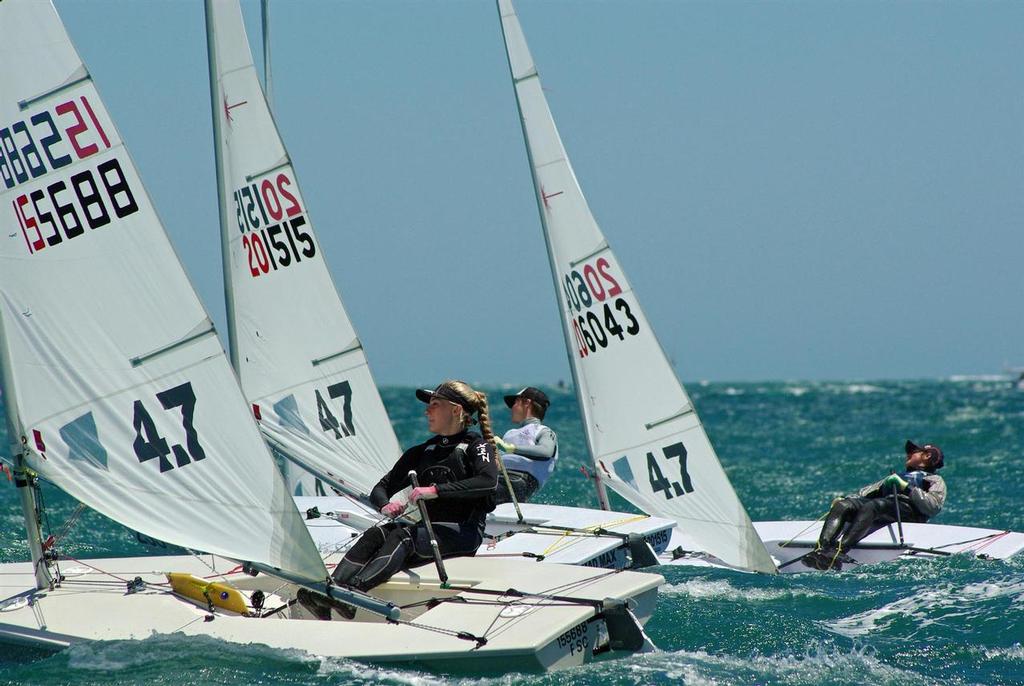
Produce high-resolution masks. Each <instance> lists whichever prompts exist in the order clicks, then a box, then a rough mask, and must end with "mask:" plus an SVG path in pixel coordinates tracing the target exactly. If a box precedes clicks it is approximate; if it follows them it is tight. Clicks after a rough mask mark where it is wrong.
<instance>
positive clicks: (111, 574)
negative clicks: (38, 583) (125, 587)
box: [64, 555, 152, 585]
mask: <svg viewBox="0 0 1024 686" xmlns="http://www.w3.org/2000/svg"><path fill="white" fill-rule="evenodd" d="M64 558H65V559H67V560H71V561H72V562H77V563H78V564H80V565H84V566H86V567H88V568H89V569H92V570H94V571H97V572H99V573H100V574H103V575H106V576H110V577H113V578H115V579H117V580H118V581H123V582H124V583H128V579H122V578H121V577H119V576H118V575H117V574H114V573H113V572H108V571H106V570H104V569H100V568H99V567H96V566H93V565H91V564H89V563H88V562H83V561H82V560H79V559H78V558H76V557H71V556H70V555H65V556H64ZM147 585H152V584H147Z"/></svg>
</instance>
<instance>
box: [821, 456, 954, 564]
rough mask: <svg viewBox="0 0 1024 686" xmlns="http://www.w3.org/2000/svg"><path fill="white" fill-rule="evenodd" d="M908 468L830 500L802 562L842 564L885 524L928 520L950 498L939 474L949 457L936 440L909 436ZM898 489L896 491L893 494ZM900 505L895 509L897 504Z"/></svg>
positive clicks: (849, 560) (851, 560)
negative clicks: (919, 440) (922, 442)
mask: <svg viewBox="0 0 1024 686" xmlns="http://www.w3.org/2000/svg"><path fill="white" fill-rule="evenodd" d="M904 450H905V451H906V453H907V461H906V469H905V471H904V472H903V473H902V474H890V475H889V476H887V477H885V478H884V479H881V480H880V481H876V482H875V483H873V484H869V485H867V486H865V487H864V488H862V489H860V491H858V492H857V494H856V495H848V496H845V497H843V498H837V499H836V500H834V501H832V507H831V509H830V510H829V512H828V515H827V516H826V517H825V524H824V525H822V527H821V535H820V536H819V537H818V547H817V548H816V549H815V550H814V551H813V552H810V553H808V554H807V555H805V556H804V557H803V560H802V562H803V564H804V565H806V566H808V567H813V568H815V569H820V570H828V569H834V570H837V571H838V570H840V569H842V566H843V563H844V562H853V561H854V560H853V559H852V558H851V557H849V555H847V552H848V551H850V550H851V549H852V548H853V547H854V546H855V545H857V543H859V542H860V541H861V539H863V538H864V537H865V536H867V535H868V534H870V533H871V532H873V531H875V530H877V529H880V528H881V527H883V526H885V525H887V524H892V523H893V522H895V521H897V520H899V521H901V522H926V521H928V520H929V519H931V518H932V517H934V516H935V515H937V514H938V513H939V510H941V509H942V506H943V505H944V504H945V502H946V482H945V480H944V479H943V478H942V477H941V476H939V475H938V474H936V473H935V472H937V471H938V470H940V469H942V466H943V464H944V462H945V459H944V457H943V455H942V450H941V449H940V448H939V447H938V446H936V445H930V444H928V445H925V446H923V447H921V446H918V445H916V444H914V443H913V442H912V441H907V442H906V445H904ZM894 493H895V497H894V495H893V494H894ZM897 507H898V508H899V511H898V512H897V509H896V508H897Z"/></svg>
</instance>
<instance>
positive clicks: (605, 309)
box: [562, 257, 640, 357]
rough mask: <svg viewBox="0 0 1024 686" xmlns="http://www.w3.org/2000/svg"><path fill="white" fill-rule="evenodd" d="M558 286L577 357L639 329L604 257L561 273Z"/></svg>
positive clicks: (584, 355) (606, 345)
mask: <svg viewBox="0 0 1024 686" xmlns="http://www.w3.org/2000/svg"><path fill="white" fill-rule="evenodd" d="M562 287H563V289H564V291H565V301H566V316H568V317H569V321H570V322H571V324H572V330H573V333H574V334H575V338H576V353H577V354H578V355H579V356H580V357H586V356H587V355H590V354H591V353H596V352H597V351H598V350H601V349H603V348H607V347H608V346H609V345H610V344H612V343H614V342H616V340H618V341H624V340H626V336H627V335H629V336H635V335H637V334H638V333H640V322H639V321H637V318H636V317H635V316H633V312H632V310H630V307H629V302H628V301H627V300H626V299H625V298H624V297H622V287H621V286H620V285H619V281H618V279H616V278H615V276H614V275H613V274H612V269H611V265H609V263H608V260H606V259H605V258H603V257H599V258H597V260H595V261H594V262H593V263H589V262H588V263H587V264H584V265H583V267H582V269H573V270H572V271H570V272H568V273H566V274H564V275H563V279H562Z"/></svg>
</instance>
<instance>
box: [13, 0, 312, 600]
mask: <svg viewBox="0 0 1024 686" xmlns="http://www.w3.org/2000/svg"><path fill="white" fill-rule="evenodd" d="M0 26H3V27H4V28H5V31H4V37H3V40H2V41H0V64H2V65H3V67H2V68H0V150H2V152H0V218H2V219H0V223H2V226H3V232H2V234H0V321H2V324H3V326H2V334H3V335H2V336H0V357H2V358H3V363H4V366H3V368H4V376H5V379H4V388H5V391H6V392H7V394H8V397H6V398H5V400H6V406H7V410H8V412H9V413H10V414H11V417H10V418H9V422H8V424H9V426H10V427H11V429H12V430H13V432H14V434H15V436H17V437H20V439H21V443H22V445H21V446H20V452H21V453H22V454H23V455H24V460H25V462H26V463H27V465H28V467H30V468H31V469H32V470H34V471H35V472H37V473H38V474H39V475H41V476H42V477H43V478H45V479H47V480H48V481H50V482H52V483H54V484H56V485H57V486H58V487H60V488H61V489H62V490H64V491H66V492H67V493H69V494H70V495H72V496H73V497H75V498H77V499H78V500H80V501H81V502H82V503H85V504H86V505H88V506H89V507H91V508H93V509H95V510H97V511H99V512H101V513H103V514H105V515H107V516H108V517H110V518H112V519H114V520H116V521H118V522H120V523H122V524H124V525H126V526H129V527H131V528H134V529H136V530H138V531H140V532H142V533H144V534H146V535H148V536H152V537H154V538H157V539H160V540H163V541H167V542H170V543H174V544H176V545H180V546H183V547H186V548H191V549H195V550H203V551H207V552H210V553H215V554H219V555H223V556H225V557H228V558H231V559H233V560H239V561H248V562H253V563H258V564H261V565H264V566H269V567H275V568H279V569H281V570H284V571H286V572H288V573H289V575H290V576H291V577H292V578H296V579H305V580H309V581H322V580H323V579H324V578H325V575H326V569H325V568H324V565H323V562H322V561H321V559H320V555H319V554H318V552H317V549H316V547H315V546H314V545H313V542H312V540H311V539H310V537H309V534H308V532H307V531H306V527H305V526H304V525H303V523H302V520H301V519H300V517H299V514H298V512H297V511H296V510H295V506H294V504H293V503H292V500H291V498H290V497H289V494H288V492H287V488H286V487H285V484H284V482H283V480H282V479H281V476H280V474H279V473H278V471H277V469H276V468H275V466H274V463H273V460H272V459H271V457H270V455H269V453H268V451H267V448H266V446H265V444H264V442H263V439H262V437H261V436H260V432H259V430H258V429H257V427H256V425H255V423H254V422H253V421H252V418H251V417H249V416H248V414H247V412H246V407H247V406H246V403H245V401H244V399H243V398H242V394H241V392H240V390H239V388H238V383H237V381H236V380H235V375H234V373H233V371H232V370H231V367H230V365H229V364H228V360H227V358H226V356H225V355H224V350H223V348H222V346H221V343H220V341H219V340H218V338H217V335H216V332H215V331H214V328H213V325H212V323H211V321H210V319H209V317H208V315H207V313H206V311H205V310H204V308H203V306H202V304H201V303H200V302H199V299H198V298H197V296H196V294H195V292H194V291H193V289H192V286H191V284H190V283H189V281H188V279H187V277H186V276H185V273H184V271H183V270H182V267H181V265H180V263H179V261H178V258H177V256H176V255H175V253H174V250H173V249H172V247H171V245H170V243H169V242H168V240H167V236H166V235H165V233H164V229H163V226H162V225H161V223H160V220H159V219H158V218H157V215H156V212H155V211H154V209H153V206H152V204H151V202H150V199H149V196H148V195H147V193H146V189H145V188H144V187H143V185H142V182H141V180H140V179H139V175H138V173H137V171H136V168H135V164H134V163H133V162H132V159H131V157H130V156H129V154H128V150H127V148H126V147H125V145H124V142H123V141H122V140H121V137H120V135H119V133H118V130H117V128H116V127H115V126H114V123H113V121H112V120H111V118H110V115H109V114H108V112H107V109H106V107H104V104H103V102H102V100H101V99H100V97H99V94H98V93H97V90H96V87H95V86H94V85H93V82H92V78H91V77H90V75H89V72H88V71H87V70H86V68H85V65H84V64H83V63H82V60H81V59H80V58H79V56H78V53H77V52H76V51H75V48H74V46H73V45H72V44H71V41H70V39H69V38H68V35H67V33H66V32H65V30H64V27H63V25H62V23H61V21H60V19H59V17H58V16H57V13H56V11H55V10H54V8H53V6H52V5H51V4H50V3H48V2H41V1H32V2H28V1H19V0H4V1H3V2H0ZM7 29H9V30H7Z"/></svg>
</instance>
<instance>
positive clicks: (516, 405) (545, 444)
mask: <svg viewBox="0 0 1024 686" xmlns="http://www.w3.org/2000/svg"><path fill="white" fill-rule="evenodd" d="M505 404H506V405H508V406H509V408H510V409H511V410H512V421H513V422H516V423H517V424H518V425H519V426H517V427H516V428H514V429H509V430H508V431H506V432H505V435H504V436H502V438H501V439H496V441H495V443H496V445H497V446H498V449H499V450H500V451H501V452H502V456H501V459H502V462H503V463H504V465H505V469H506V470H507V471H508V477H509V481H510V482H511V484H512V490H513V491H514V492H515V494H516V500H517V501H519V502H525V501H527V500H529V499H530V497H531V496H532V495H533V494H534V493H536V492H537V491H538V490H540V488H541V487H542V486H543V485H544V483H545V482H546V481H547V480H548V477H550V476H551V473H552V472H554V470H555V462H556V461H557V460H558V437H557V436H556V435H555V432H554V431H552V430H551V429H550V428H548V427H547V426H545V425H543V424H541V420H543V419H544V414H545V413H546V412H547V409H548V406H549V405H550V404H551V401H549V400H548V396H547V395H546V394H545V393H544V392H543V391H541V390H540V389H537V388H534V387H533V386H528V387H526V388H524V389H523V390H521V391H519V392H518V393H516V394H515V395H506V396H505ZM510 501H511V497H510V496H509V493H508V490H507V489H506V488H502V484H501V483H500V482H499V484H498V502H499V503H507V502H510Z"/></svg>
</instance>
